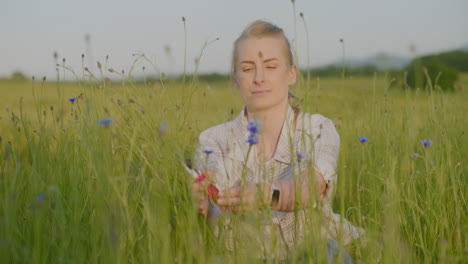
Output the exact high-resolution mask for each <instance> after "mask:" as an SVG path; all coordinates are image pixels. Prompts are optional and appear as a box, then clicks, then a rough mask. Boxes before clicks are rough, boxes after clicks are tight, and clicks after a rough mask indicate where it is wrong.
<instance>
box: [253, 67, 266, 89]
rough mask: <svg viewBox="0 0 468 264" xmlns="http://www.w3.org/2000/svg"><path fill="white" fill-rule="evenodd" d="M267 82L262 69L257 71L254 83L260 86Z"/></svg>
mask: <svg viewBox="0 0 468 264" xmlns="http://www.w3.org/2000/svg"><path fill="white" fill-rule="evenodd" d="M264 80H265V76H264V72H263V69H262V68H261V67H257V68H256V69H255V76H254V83H255V84H257V85H260V84H262V83H263V81H264Z"/></svg>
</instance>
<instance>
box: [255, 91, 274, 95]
mask: <svg viewBox="0 0 468 264" xmlns="http://www.w3.org/2000/svg"><path fill="white" fill-rule="evenodd" d="M269 92H270V91H269V90H258V91H253V92H252V94H253V95H265V94H267V93H269Z"/></svg>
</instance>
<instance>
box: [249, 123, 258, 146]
mask: <svg viewBox="0 0 468 264" xmlns="http://www.w3.org/2000/svg"><path fill="white" fill-rule="evenodd" d="M247 131H249V132H250V135H249V137H248V138H247V143H249V144H250V145H255V144H258V134H259V133H260V121H256V120H253V119H250V120H249V123H248V124H247Z"/></svg>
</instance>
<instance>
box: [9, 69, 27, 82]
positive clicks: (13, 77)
mask: <svg viewBox="0 0 468 264" xmlns="http://www.w3.org/2000/svg"><path fill="white" fill-rule="evenodd" d="M10 79H11V80H13V81H26V80H27V79H28V77H26V75H24V73H22V72H20V71H15V72H13V73H12V74H11V76H10Z"/></svg>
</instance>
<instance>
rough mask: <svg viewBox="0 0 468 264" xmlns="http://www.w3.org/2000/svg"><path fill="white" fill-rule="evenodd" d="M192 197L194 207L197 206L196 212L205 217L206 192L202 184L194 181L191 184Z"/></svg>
mask: <svg viewBox="0 0 468 264" xmlns="http://www.w3.org/2000/svg"><path fill="white" fill-rule="evenodd" d="M192 197H193V200H194V201H195V205H196V206H197V208H198V211H200V214H202V215H203V216H205V217H207V216H208V208H209V203H208V194H207V192H206V186H205V185H204V184H203V182H197V181H195V182H194V183H193V185H192Z"/></svg>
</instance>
